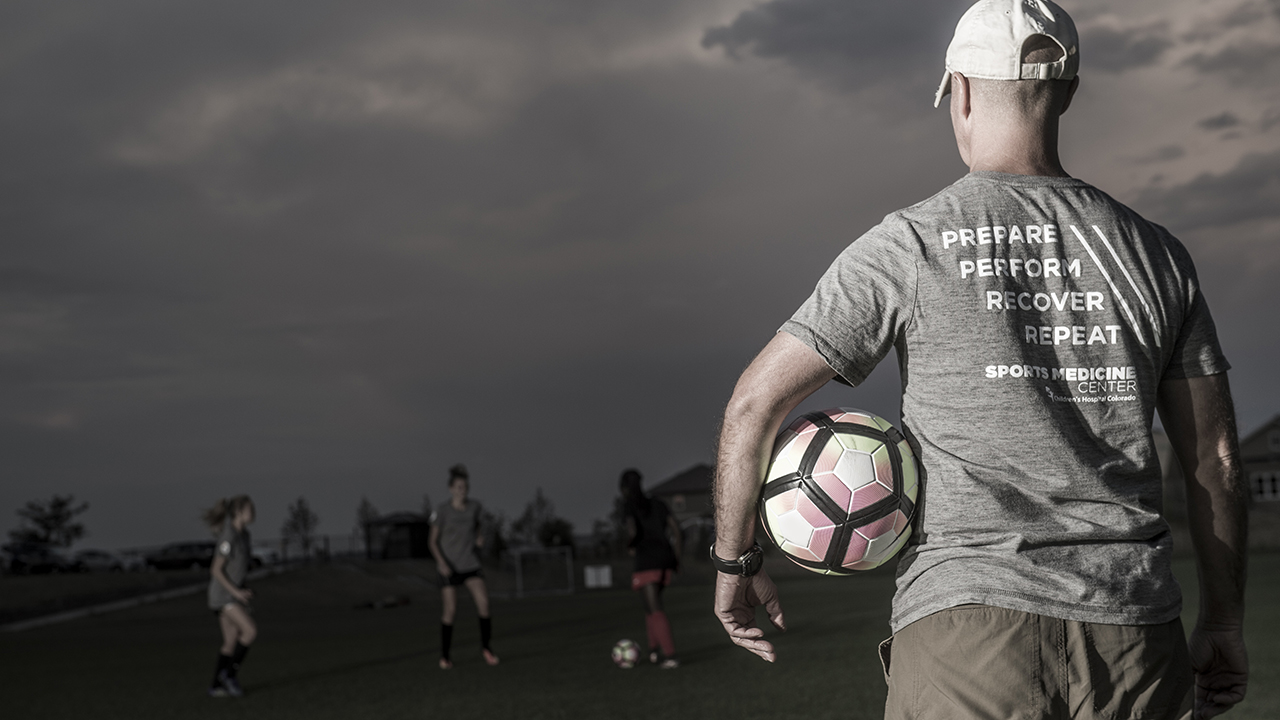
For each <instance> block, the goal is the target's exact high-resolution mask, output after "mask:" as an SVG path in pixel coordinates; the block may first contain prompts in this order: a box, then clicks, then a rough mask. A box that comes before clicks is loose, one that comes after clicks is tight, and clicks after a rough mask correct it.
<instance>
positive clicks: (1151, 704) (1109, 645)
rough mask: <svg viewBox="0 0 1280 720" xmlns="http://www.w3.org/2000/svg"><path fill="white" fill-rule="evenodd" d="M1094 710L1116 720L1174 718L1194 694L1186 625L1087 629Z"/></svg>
mask: <svg viewBox="0 0 1280 720" xmlns="http://www.w3.org/2000/svg"><path fill="white" fill-rule="evenodd" d="M1085 632H1086V637H1087V650H1086V657H1087V658H1088V663H1089V679H1090V684H1091V685H1092V691H1093V708H1094V712H1095V713H1096V714H1097V715H1098V716H1099V717H1102V718H1108V719H1111V718H1114V719H1115V720H1128V719H1133V720H1139V719H1141V720H1156V719H1157V718H1173V717H1176V716H1177V714H1178V711H1179V709H1180V708H1181V706H1182V702H1183V699H1184V698H1185V697H1186V694H1187V693H1188V692H1190V690H1191V683H1192V673H1191V661H1190V657H1189V655H1188V653H1187V641H1186V636H1185V635H1184V634H1183V631H1182V621H1181V620H1174V621H1172V622H1169V623H1165V624H1163V625H1100V624H1093V623H1090V624H1087V625H1086V630H1085Z"/></svg>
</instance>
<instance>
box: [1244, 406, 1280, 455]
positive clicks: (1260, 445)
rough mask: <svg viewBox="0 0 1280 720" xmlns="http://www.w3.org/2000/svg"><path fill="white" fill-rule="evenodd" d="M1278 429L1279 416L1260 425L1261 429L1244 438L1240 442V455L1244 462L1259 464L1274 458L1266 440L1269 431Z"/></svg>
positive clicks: (1279, 424)
mask: <svg viewBox="0 0 1280 720" xmlns="http://www.w3.org/2000/svg"><path fill="white" fill-rule="evenodd" d="M1277 428H1280V415H1276V416H1275V417H1273V418H1271V419H1270V420H1268V421H1266V422H1265V423H1263V424H1262V426H1261V427H1259V428H1258V429H1256V430H1254V431H1253V432H1251V433H1249V434H1248V435H1246V436H1245V438H1244V439H1243V440H1241V441H1240V454H1241V455H1242V456H1243V460H1244V461H1245V462H1259V461H1266V460H1269V459H1272V458H1274V456H1275V451H1274V450H1272V449H1271V446H1270V441H1269V440H1268V439H1267V438H1266V436H1267V435H1269V431H1271V430H1275V429H1277Z"/></svg>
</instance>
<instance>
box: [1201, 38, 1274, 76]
mask: <svg viewBox="0 0 1280 720" xmlns="http://www.w3.org/2000/svg"><path fill="white" fill-rule="evenodd" d="M1182 65H1183V66H1185V67H1190V68H1192V69H1193V70H1195V71H1197V72H1199V73H1202V74H1205V75H1214V76H1219V77H1222V78H1225V79H1226V80H1228V81H1229V82H1231V83H1232V84H1234V85H1266V86H1274V85H1275V83H1276V80H1275V71H1276V69H1277V68H1280V44H1270V43H1260V42H1250V43H1244V44H1231V45H1228V46H1227V47H1225V48H1223V49H1221V50H1218V51H1214V52H1203V51H1202V52H1197V53H1194V54H1192V55H1191V56H1189V57H1187V58H1186V59H1185V60H1183V62H1182Z"/></svg>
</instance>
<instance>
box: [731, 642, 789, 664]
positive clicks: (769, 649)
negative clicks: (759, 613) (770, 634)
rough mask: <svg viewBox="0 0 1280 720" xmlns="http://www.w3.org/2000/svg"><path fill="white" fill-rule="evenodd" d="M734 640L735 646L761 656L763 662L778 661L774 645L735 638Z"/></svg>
mask: <svg viewBox="0 0 1280 720" xmlns="http://www.w3.org/2000/svg"><path fill="white" fill-rule="evenodd" d="M732 640H733V644H735V645H737V646H738V647H740V648H744V649H746V650H750V651H751V652H753V653H755V654H756V655H758V656H760V658H761V659H763V660H766V661H768V662H773V661H774V660H777V659H778V656H777V655H776V654H774V652H773V645H772V644H771V643H769V642H768V641H766V640H751V639H748V638H741V637H733V638H732Z"/></svg>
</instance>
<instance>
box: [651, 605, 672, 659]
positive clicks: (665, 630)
mask: <svg viewBox="0 0 1280 720" xmlns="http://www.w3.org/2000/svg"><path fill="white" fill-rule="evenodd" d="M649 617H650V618H653V620H652V623H653V634H654V636H655V637H656V638H657V640H658V645H659V646H661V647H662V654H663V655H666V656H667V657H675V655H676V643H675V641H674V640H672V639H671V623H670V622H668V621H667V614H666V613H664V612H662V611H661V610H659V611H658V612H656V613H653V614H651V615H650V616H649Z"/></svg>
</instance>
